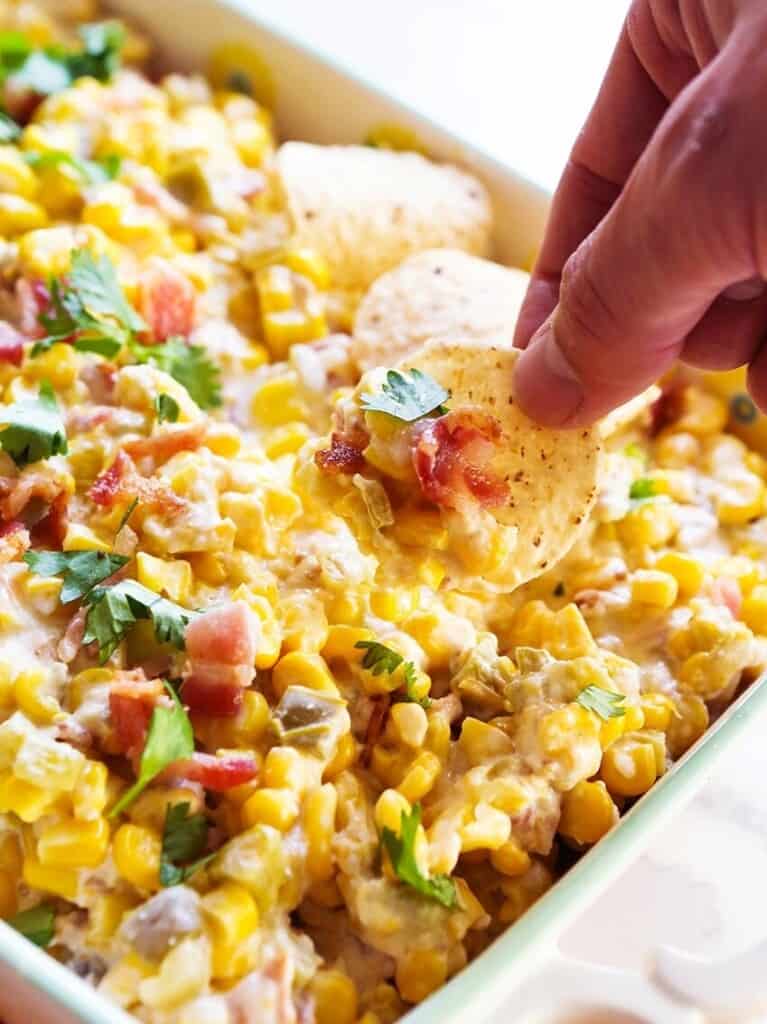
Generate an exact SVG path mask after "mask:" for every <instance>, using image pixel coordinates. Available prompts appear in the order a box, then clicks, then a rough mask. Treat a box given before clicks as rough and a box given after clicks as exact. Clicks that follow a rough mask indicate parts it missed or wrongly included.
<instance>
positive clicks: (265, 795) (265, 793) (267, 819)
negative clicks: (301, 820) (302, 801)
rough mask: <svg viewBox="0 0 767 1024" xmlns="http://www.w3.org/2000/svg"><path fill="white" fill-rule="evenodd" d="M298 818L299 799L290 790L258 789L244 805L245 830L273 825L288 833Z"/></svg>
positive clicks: (243, 823) (243, 822)
mask: <svg viewBox="0 0 767 1024" xmlns="http://www.w3.org/2000/svg"><path fill="white" fill-rule="evenodd" d="M297 817H298V799H297V797H296V794H295V793H293V792H292V791H291V790H289V789H257V790H256V792H255V793H254V794H253V796H251V797H248V799H247V800H246V801H245V803H244V804H243V805H242V825H243V828H251V827H252V826H253V825H271V826H272V828H276V829H277V831H278V832H287V831H288V829H290V828H292V826H293V825H294V824H295V821H296V818H297Z"/></svg>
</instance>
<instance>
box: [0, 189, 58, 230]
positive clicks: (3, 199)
mask: <svg viewBox="0 0 767 1024" xmlns="http://www.w3.org/2000/svg"><path fill="white" fill-rule="evenodd" d="M47 223H48V214H47V213H46V212H45V208H44V207H42V206H40V204H39V203H33V202H32V201H31V200H29V199H24V198H23V196H15V195H13V194H12V193H10V192H0V235H2V236H3V237H5V238H12V237H13V236H14V235H23V234H25V233H26V232H27V231H34V230H35V229H36V228H42V227H45V225H46V224H47Z"/></svg>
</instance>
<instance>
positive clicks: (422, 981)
mask: <svg viewBox="0 0 767 1024" xmlns="http://www.w3.org/2000/svg"><path fill="white" fill-rule="evenodd" d="M394 980H395V981H396V983H397V989H398V991H399V994H400V995H401V996H402V998H403V999H404V1000H405V1002H406V1003H420V1002H421V1001H422V1000H424V999H426V997H427V996H429V995H431V993H432V992H434V991H435V990H436V989H438V988H440V986H442V985H444V983H445V981H446V980H447V953H444V952H442V951H441V950H437V949H416V950H413V951H411V952H408V953H406V954H405V956H404V957H403V958H402V959H401V960H399V962H398V963H397V970H396V972H395V975H394ZM328 1024H331V1022H330V1021H329V1022H328Z"/></svg>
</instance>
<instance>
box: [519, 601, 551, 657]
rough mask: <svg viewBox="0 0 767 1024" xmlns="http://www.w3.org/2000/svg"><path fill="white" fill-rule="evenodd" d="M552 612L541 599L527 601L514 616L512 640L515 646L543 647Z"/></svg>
mask: <svg viewBox="0 0 767 1024" xmlns="http://www.w3.org/2000/svg"><path fill="white" fill-rule="evenodd" d="M553 617H554V613H553V612H552V611H551V609H550V608H547V607H546V605H545V604H544V603H543V601H538V600H535V601H527V602H526V603H525V604H523V605H522V607H521V608H520V609H519V611H518V612H517V613H516V615H515V616H514V619H513V622H512V641H513V644H514V646H515V647H543V641H544V636H546V635H548V633H549V632H550V629H551V621H552V619H553Z"/></svg>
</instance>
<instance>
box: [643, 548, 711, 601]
mask: <svg viewBox="0 0 767 1024" xmlns="http://www.w3.org/2000/svg"><path fill="white" fill-rule="evenodd" d="M655 568H656V569H659V570H660V571H661V572H666V573H669V574H670V575H671V576H673V577H674V579H675V580H676V582H677V584H678V586H679V593H680V594H681V595H682V597H685V598H687V597H692V596H693V595H694V594H697V593H698V591H699V590H700V588H701V587H702V586H703V580H704V578H705V575H706V570H705V568H704V566H703V564H702V562H700V561H699V559H697V558H693V557H692V555H685V554H683V553H682V552H679V551H668V552H666V554H665V555H661V557H660V558H659V559H658V561H657V562H656V563H655Z"/></svg>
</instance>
